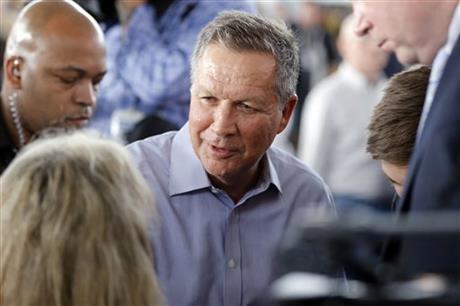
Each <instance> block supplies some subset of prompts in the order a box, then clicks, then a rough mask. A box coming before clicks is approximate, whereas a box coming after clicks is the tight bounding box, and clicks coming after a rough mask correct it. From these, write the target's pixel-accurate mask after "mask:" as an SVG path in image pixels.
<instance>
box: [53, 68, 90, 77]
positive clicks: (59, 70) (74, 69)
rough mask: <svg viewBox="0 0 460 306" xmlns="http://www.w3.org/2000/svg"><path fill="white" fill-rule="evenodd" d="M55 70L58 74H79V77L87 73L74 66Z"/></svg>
mask: <svg viewBox="0 0 460 306" xmlns="http://www.w3.org/2000/svg"><path fill="white" fill-rule="evenodd" d="M54 70H55V71H58V72H77V73H78V74H79V75H84V74H85V73H86V71H85V70H83V69H81V68H78V67H74V66H67V67H63V68H57V69H54Z"/></svg>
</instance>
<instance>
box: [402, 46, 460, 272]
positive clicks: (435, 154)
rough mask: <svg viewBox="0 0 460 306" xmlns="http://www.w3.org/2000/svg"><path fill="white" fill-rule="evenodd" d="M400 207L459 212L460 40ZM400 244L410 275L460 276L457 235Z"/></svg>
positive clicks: (459, 245) (452, 56)
mask: <svg viewBox="0 0 460 306" xmlns="http://www.w3.org/2000/svg"><path fill="white" fill-rule="evenodd" d="M398 209H399V211H400V212H402V213H407V212H409V216H410V215H411V214H413V213H415V212H429V211H446V210H453V211H456V213H459V214H460V40H457V42H456V45H455V46H454V49H453V51H452V54H451V56H450V57H449V59H448V60H447V63H446V66H445V70H444V72H443V75H442V77H441V80H440V83H439V85H438V88H437V90H436V93H435V96H434V100H433V104H432V107H431V110H430V113H429V115H428V118H427V121H426V124H425V127H424V130H423V134H422V136H421V139H420V143H419V145H417V146H416V148H415V151H414V155H413V156H412V159H411V162H410V166H409V174H408V179H407V185H406V190H405V195H404V197H403V198H402V201H401V202H400V203H399V207H398ZM433 222H436V220H433ZM459 222H460V215H459ZM426 226H427V227H429V226H430V224H426ZM401 242H402V244H401V249H400V254H399V262H400V264H401V268H402V269H404V271H405V272H406V273H407V274H416V273H420V272H438V273H451V274H452V273H453V274H458V276H459V277H460V239H459V236H458V235H457V236H456V237H450V238H449V237H442V238H440V237H438V238H433V239H431V241H425V242H420V241H415V240H414V239H408V238H405V239H403V240H402V241H401Z"/></svg>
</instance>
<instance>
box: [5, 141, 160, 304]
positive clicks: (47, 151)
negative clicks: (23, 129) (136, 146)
mask: <svg viewBox="0 0 460 306" xmlns="http://www.w3.org/2000/svg"><path fill="white" fill-rule="evenodd" d="M1 184H2V189H1V199H2V202H1V211H2V213H1V216H0V218H1V222H0V224H1V230H0V235H1V236H0V237H1V241H2V244H1V247H0V257H1V259H2V260H1V261H0V273H1V275H0V289H1V295H0V298H1V301H0V304H1V305H8V306H16V305H17V306H37V305H47V306H58V305H59V306H62V305H66V306H72V305H74V306H76V305H104V306H155V305H161V304H162V297H161V294H160V292H159V289H158V285H157V281H156V278H155V275H154V268H153V264H152V252H151V249H150V244H149V239H148V234H147V227H146V224H147V222H148V220H146V218H147V217H146V216H148V214H147V212H150V213H151V212H152V207H148V206H147V205H150V206H151V205H152V197H151V194H150V191H149V190H148V187H147V186H146V184H145V182H144V180H143V179H142V177H141V175H140V173H139V172H138V171H137V170H136V169H135V167H134V165H133V163H132V161H131V158H130V156H129V155H128V153H127V151H126V150H125V149H124V148H123V147H122V146H120V145H118V144H116V143H114V142H112V141H108V140H101V139H97V138H93V137H90V136H88V135H86V134H83V133H75V134H71V135H66V136H62V135H61V136H58V137H51V138H44V139H39V140H36V141H34V142H33V143H31V144H30V145H28V146H26V148H25V149H24V150H23V151H21V153H20V154H19V155H18V157H17V158H16V159H15V160H14V161H13V163H12V164H11V167H9V168H8V170H7V171H5V173H4V174H3V175H2V176H1ZM152 217H153V216H152Z"/></svg>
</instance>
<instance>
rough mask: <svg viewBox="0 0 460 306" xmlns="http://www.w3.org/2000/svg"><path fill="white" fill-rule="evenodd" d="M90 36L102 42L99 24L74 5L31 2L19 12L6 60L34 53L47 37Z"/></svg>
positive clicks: (41, 1)
mask: <svg viewBox="0 0 460 306" xmlns="http://www.w3.org/2000/svg"><path fill="white" fill-rule="evenodd" d="M78 32H93V33H94V34H95V35H97V36H99V37H98V38H99V39H100V40H101V41H103V40H104V34H103V32H102V30H101V29H100V27H99V25H98V23H97V22H96V20H94V18H93V17H92V16H91V15H89V14H88V13H87V12H86V11H85V10H84V9H82V8H81V7H80V6H79V5H78V4H76V3H75V2H73V1H65V0H62V1H56V0H52V1H49V0H48V1H46V0H39V1H32V2H31V3H29V4H28V5H27V6H25V7H24V9H23V10H22V11H21V13H20V14H19V16H18V17H17V19H16V22H15V23H14V25H13V28H12V29H11V32H10V35H9V37H8V43H7V48H6V56H5V57H7V56H8V55H13V54H17V53H22V52H23V51H33V50H34V48H36V47H37V46H36V44H37V43H38V42H39V41H40V40H41V39H46V38H47V37H50V36H62V35H72V34H77V33H78Z"/></svg>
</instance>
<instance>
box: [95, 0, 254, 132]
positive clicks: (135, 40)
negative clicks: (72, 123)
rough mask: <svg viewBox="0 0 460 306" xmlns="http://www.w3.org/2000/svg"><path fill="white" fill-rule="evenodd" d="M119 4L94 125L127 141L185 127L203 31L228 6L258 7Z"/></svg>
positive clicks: (122, 0)
mask: <svg viewBox="0 0 460 306" xmlns="http://www.w3.org/2000/svg"><path fill="white" fill-rule="evenodd" d="M114 5H115V7H116V10H117V13H118V21H119V22H118V23H117V24H115V25H114V26H112V27H111V28H109V29H108V31H107V32H106V38H107V48H108V74H107V76H106V78H105V79H104V81H103V82H102V84H101V89H100V91H99V95H98V97H99V105H98V109H97V110H96V113H95V116H94V118H93V120H92V122H91V126H92V127H94V128H96V129H97V130H99V131H101V132H102V133H103V134H106V135H112V136H114V137H118V138H120V139H122V140H126V138H128V139H129V140H135V139H139V138H144V137H147V136H151V135H154V134H159V133H162V132H164V131H167V130H172V129H179V128H180V127H182V125H183V124H184V123H185V122H186V121H187V116H188V111H189V100H190V92H189V91H190V77H189V69H188V68H189V65H190V56H191V53H192V51H193V46H194V45H195V40H196V36H197V34H198V32H199V31H200V30H201V29H202V28H203V27H204V25H206V24H207V23H208V22H209V21H211V20H212V19H213V18H214V17H215V16H216V15H217V14H218V13H219V12H220V11H222V10H228V9H233V10H245V11H253V7H252V6H251V5H250V4H248V3H246V2H245V1H235V2H233V1H224V0H217V1H211V2H210V1H203V0H190V1H179V0H162V1H147V0H135V1H133V0H117V1H115V3H114ZM141 120H144V121H142V122H140V121H141ZM137 123H139V124H138V125H137V126H136V127H135V125H136V124H137ZM133 128H134V131H133ZM128 132H130V133H129V136H128V137H127V133H128Z"/></svg>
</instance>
